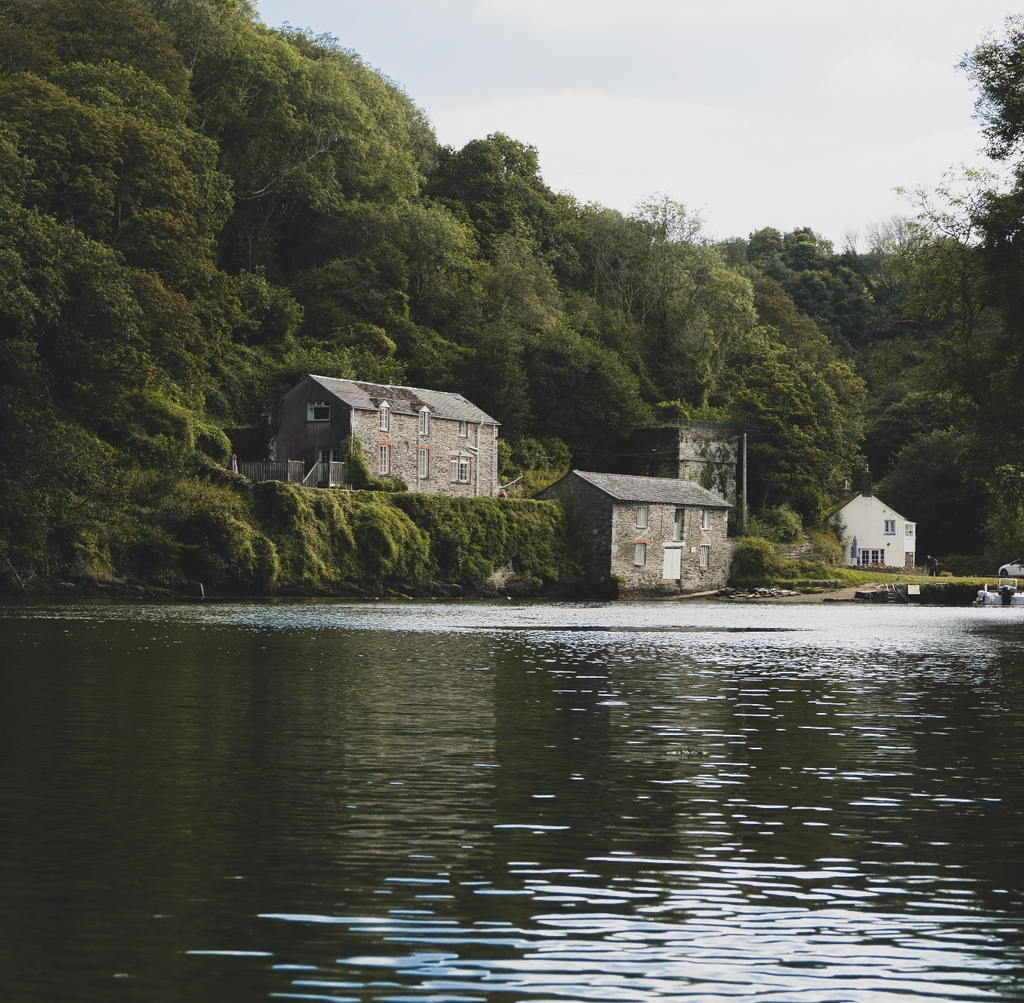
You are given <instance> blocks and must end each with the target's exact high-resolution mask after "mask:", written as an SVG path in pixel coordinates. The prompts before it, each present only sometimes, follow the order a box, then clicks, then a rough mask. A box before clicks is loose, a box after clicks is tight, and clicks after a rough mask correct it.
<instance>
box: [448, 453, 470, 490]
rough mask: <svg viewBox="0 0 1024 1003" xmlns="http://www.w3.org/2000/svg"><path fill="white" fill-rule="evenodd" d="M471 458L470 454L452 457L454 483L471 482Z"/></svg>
mask: <svg viewBox="0 0 1024 1003" xmlns="http://www.w3.org/2000/svg"><path fill="white" fill-rule="evenodd" d="M471 462H472V461H471V460H470V458H469V457H468V456H453V457H452V483H453V484H469V482H470V472H471V470H470V464H471Z"/></svg>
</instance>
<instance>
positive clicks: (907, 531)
mask: <svg viewBox="0 0 1024 1003" xmlns="http://www.w3.org/2000/svg"><path fill="white" fill-rule="evenodd" d="M903 535H904V536H913V535H914V524H913V523H912V522H908V523H907V524H906V525H905V526H904V527H903Z"/></svg>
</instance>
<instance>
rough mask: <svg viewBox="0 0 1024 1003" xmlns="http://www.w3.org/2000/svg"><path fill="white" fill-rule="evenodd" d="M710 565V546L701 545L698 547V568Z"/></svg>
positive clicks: (708, 544)
mask: <svg viewBox="0 0 1024 1003" xmlns="http://www.w3.org/2000/svg"><path fill="white" fill-rule="evenodd" d="M710 565H711V544H710V543H702V544H701V545H700V566H701V567H702V568H707V567H709V566H710Z"/></svg>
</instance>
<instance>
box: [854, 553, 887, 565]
mask: <svg viewBox="0 0 1024 1003" xmlns="http://www.w3.org/2000/svg"><path fill="white" fill-rule="evenodd" d="M869 564H885V551H884V550H862V551H861V552H860V565H861V567H867V565H869Z"/></svg>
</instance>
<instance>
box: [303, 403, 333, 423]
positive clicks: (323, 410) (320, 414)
mask: <svg viewBox="0 0 1024 1003" xmlns="http://www.w3.org/2000/svg"><path fill="white" fill-rule="evenodd" d="M330 420H331V405H330V404H328V403H327V402H326V401H310V402H309V403H308V404H307V405H306V421H330Z"/></svg>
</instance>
